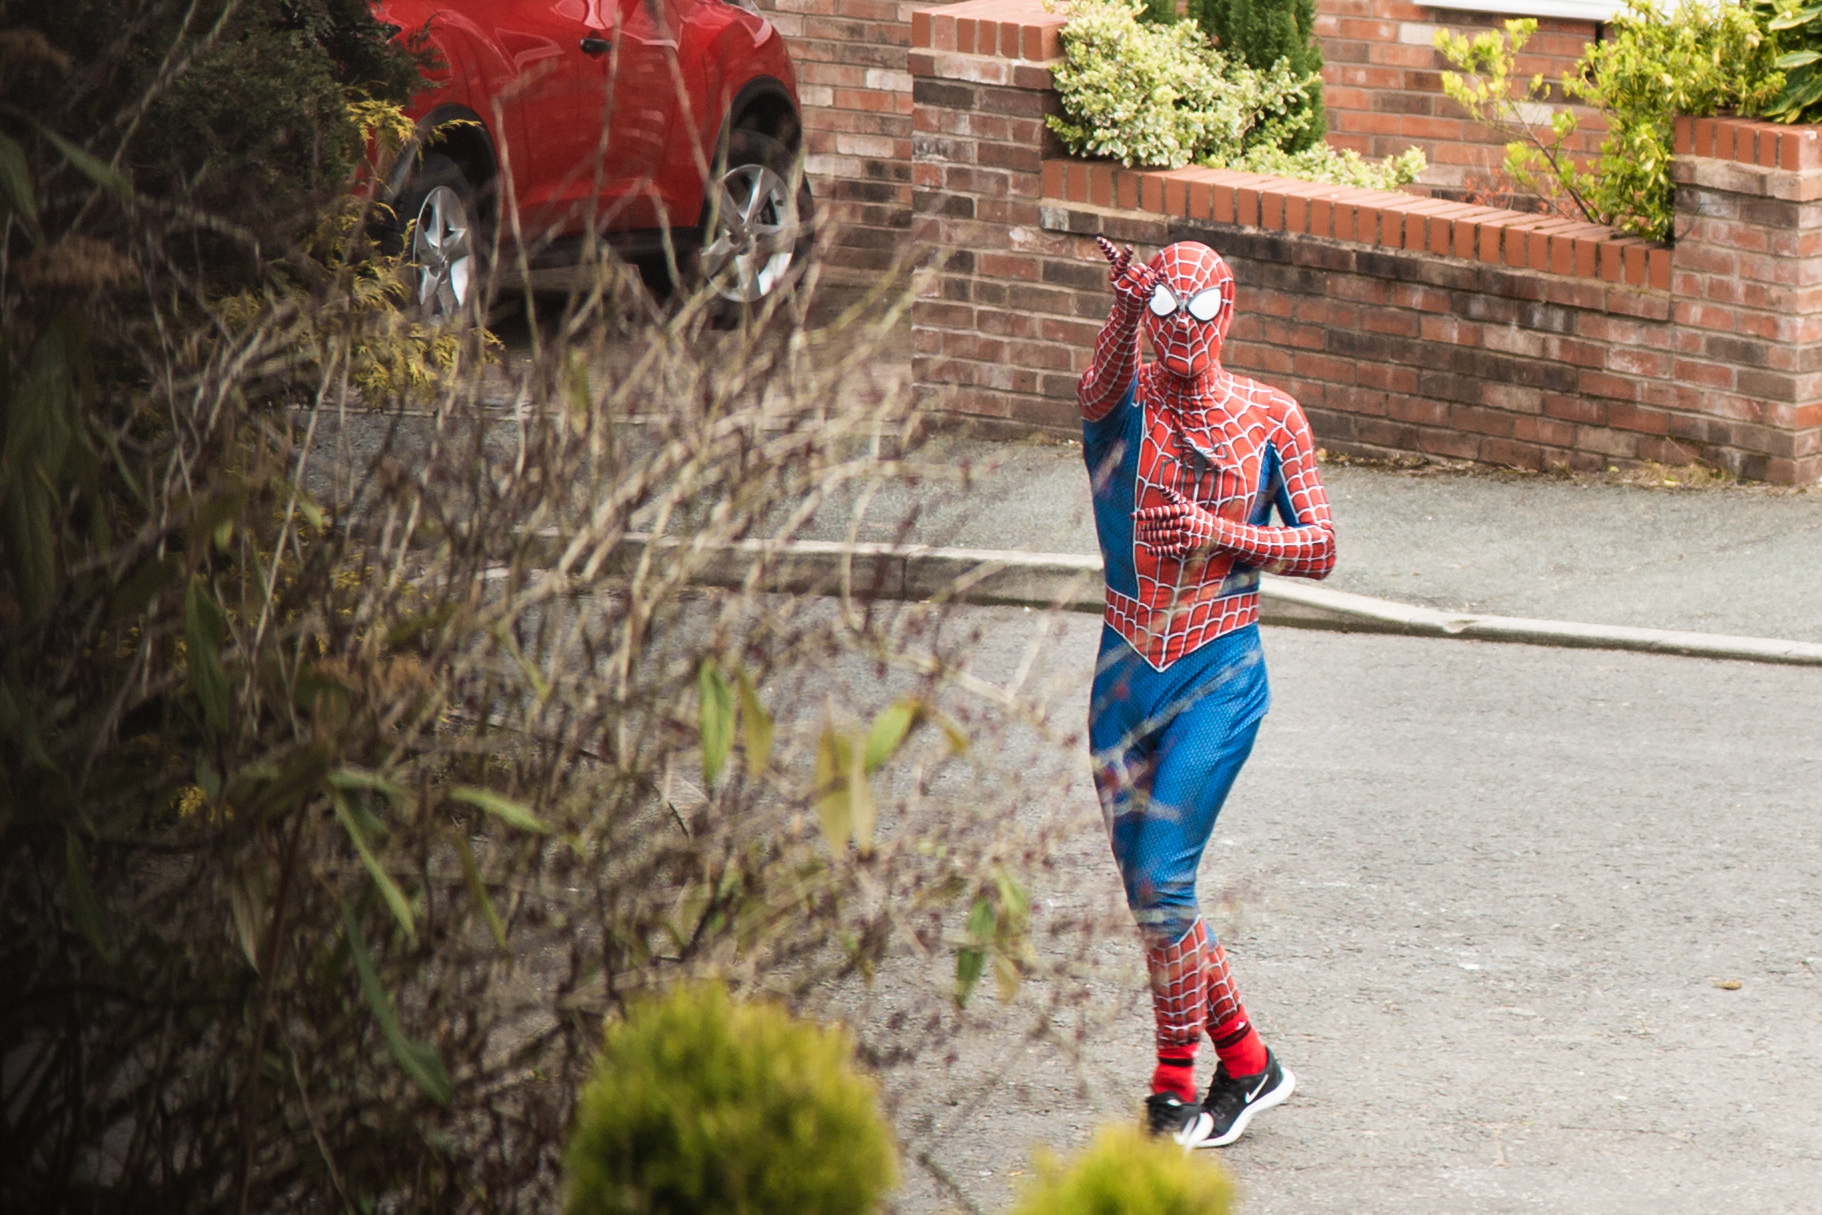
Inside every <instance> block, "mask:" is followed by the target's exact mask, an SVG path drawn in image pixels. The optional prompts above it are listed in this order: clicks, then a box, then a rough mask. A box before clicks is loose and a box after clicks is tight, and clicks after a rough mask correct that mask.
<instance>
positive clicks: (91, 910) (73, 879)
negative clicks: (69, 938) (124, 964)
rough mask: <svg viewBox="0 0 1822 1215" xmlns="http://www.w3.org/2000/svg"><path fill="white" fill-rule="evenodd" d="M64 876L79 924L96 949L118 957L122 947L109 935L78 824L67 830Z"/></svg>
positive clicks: (110, 957)
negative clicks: (90, 876) (109, 937)
mask: <svg viewBox="0 0 1822 1215" xmlns="http://www.w3.org/2000/svg"><path fill="white" fill-rule="evenodd" d="M63 868H64V878H65V881H66V882H67V883H68V886H69V893H70V915H71V916H73V917H74V918H75V920H76V927H77V928H78V929H80V930H81V931H82V935H83V936H85V937H87V938H88V942H89V944H90V945H93V946H94V947H95V952H96V953H98V954H100V955H101V956H102V957H103V958H104V959H105V960H107V961H109V962H115V961H118V960H119V958H120V951H119V950H118V949H116V948H115V947H114V944H113V942H112V941H110V940H109V939H108V932H107V924H106V922H105V921H104V920H103V919H102V917H101V904H100V903H99V902H98V901H96V898H95V887H94V886H93V885H91V884H90V882H89V854H88V852H87V851H86V850H85V849H84V848H83V846H82V838H81V837H80V836H78V835H77V834H76V829H75V828H74V827H65V828H64V830H63Z"/></svg>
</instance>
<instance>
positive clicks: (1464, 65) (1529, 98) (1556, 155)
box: [1436, 0, 1784, 240]
mask: <svg viewBox="0 0 1822 1215" xmlns="http://www.w3.org/2000/svg"><path fill="white" fill-rule="evenodd" d="M1609 30H1610V33H1609V35H1608V37H1607V39H1606V40H1604V41H1602V42H1599V43H1595V44H1592V45H1590V46H1589V47H1588V49H1587V51H1586V52H1585V53H1584V55H1583V56H1582V59H1581V61H1580V62H1579V63H1578V64H1577V66H1576V70H1575V71H1574V72H1570V73H1565V74H1564V76H1563V78H1562V81H1561V82H1560V87H1561V90H1562V93H1563V94H1564V95H1566V96H1568V97H1570V98H1573V99H1575V100H1578V101H1583V102H1585V103H1587V104H1588V105H1591V106H1593V107H1595V108H1596V109H1598V110H1599V111H1600V112H1601V113H1602V115H1603V116H1604V117H1605V118H1606V120H1607V127H1608V129H1607V135H1606V138H1605V139H1604V140H1603V141H1602V143H1601V150H1600V155H1599V158H1598V162H1597V163H1595V164H1592V165H1591V164H1588V163H1586V158H1583V159H1582V160H1578V159H1577V158H1576V157H1575V156H1574V155H1573V154H1572V152H1571V150H1570V148H1571V141H1572V140H1573V139H1574V137H1575V135H1576V132H1577V130H1578V125H1579V124H1578V119H1577V117H1576V115H1575V113H1574V112H1573V111H1572V110H1568V109H1556V108H1553V107H1552V106H1551V105H1550V102H1551V100H1552V98H1553V96H1554V94H1553V92H1552V89H1551V86H1550V85H1549V84H1548V83H1547V82H1546V81H1545V80H1544V78H1543V77H1542V76H1541V75H1538V76H1533V77H1531V78H1530V79H1529V80H1524V79H1523V78H1522V77H1520V76H1518V75H1517V72H1516V62H1517V57H1518V54H1519V52H1520V51H1521V50H1522V49H1523V48H1524V46H1525V44H1526V43H1527V42H1528V41H1529V40H1530V38H1531V36H1532V35H1533V34H1534V33H1536V31H1537V22H1536V21H1534V20H1531V19H1529V18H1527V19H1524V20H1513V21H1508V22H1506V23H1505V27H1504V29H1503V30H1488V31H1486V32H1484V33H1481V34H1477V35H1475V36H1474V37H1473V38H1468V37H1466V36H1463V35H1458V34H1451V33H1450V32H1449V31H1447V30H1439V31H1437V34H1436V47H1437V49H1438V50H1439V51H1441V52H1442V54H1443V56H1444V58H1446V59H1447V60H1448V61H1449V62H1450V63H1451V64H1453V65H1454V66H1455V67H1456V68H1458V69H1461V70H1462V71H1465V72H1467V73H1469V75H1468V76H1465V77H1464V76H1463V75H1461V74H1459V73H1458V72H1444V73H1443V76H1442V85H1443V91H1444V92H1446V93H1447V94H1448V95H1449V96H1450V97H1451V98H1453V99H1454V100H1455V101H1457V102H1459V103H1460V104H1461V105H1462V106H1463V107H1464V108H1466V109H1467V111H1468V113H1469V114H1470V115H1471V116H1472V117H1473V118H1474V119H1475V120H1476V121H1478V122H1480V123H1482V124H1483V125H1485V126H1487V127H1489V128H1490V129H1492V130H1495V131H1498V132H1500V133H1501V134H1504V135H1507V136H1509V137H1510V139H1511V142H1509V143H1508V144H1507V145H1506V161H1505V167H1506V172H1507V173H1508V174H1510V175H1511V177H1512V180H1513V181H1514V182H1515V183H1517V185H1518V186H1519V188H1520V189H1522V190H1525V191H1528V192H1530V193H1532V194H1535V195H1536V196H1537V197H1539V198H1540V199H1542V200H1543V202H1544V204H1545V206H1546V207H1547V208H1549V209H1551V210H1554V211H1556V212H1557V213H1559V214H1563V215H1569V216H1574V217H1577V218H1582V219H1586V220H1587V221H1589V222H1591V223H1599V224H1608V225H1611V226H1613V227H1615V228H1618V229H1619V230H1621V231H1623V232H1629V233H1633V234H1636V235H1639V236H1644V237H1647V238H1649V239H1652V240H1669V239H1670V238H1671V235H1672V221H1673V220H1674V218H1675V213H1674V212H1675V185H1674V183H1673V182H1672V181H1671V178H1670V161H1671V155H1672V149H1673V141H1674V135H1675V128H1674V122H1675V119H1676V116H1677V115H1679V114H1688V115H1693V116H1695V117H1705V116H1708V115H1712V114H1715V113H1717V112H1718V111H1720V110H1722V109H1727V108H1733V109H1737V110H1738V111H1740V112H1741V113H1745V114H1754V113H1758V112H1760V111H1761V110H1762V109H1763V108H1764V107H1765V106H1766V105H1767V104H1769V103H1770V102H1771V101H1772V99H1773V98H1775V97H1776V96H1777V95H1778V93H1779V92H1780V90H1781V89H1782V88H1783V86H1784V77H1783V74H1782V73H1781V72H1780V71H1779V70H1778V69H1777V68H1776V67H1775V66H1774V60H1775V58H1776V43H1775V41H1774V40H1772V39H1771V38H1768V37H1767V36H1766V33H1765V31H1764V30H1763V29H1762V28H1761V27H1760V24H1759V20H1758V18H1756V17H1755V15H1754V13H1753V11H1752V10H1751V9H1749V8H1748V7H1746V6H1745V5H1743V4H1741V3H1737V2H1728V3H1723V4H1721V5H1720V6H1718V7H1716V6H1714V5H1711V4H1707V3H1703V2H1702V0H1684V2H1683V3H1682V4H1681V5H1680V6H1679V7H1678V8H1676V9H1675V10H1674V11H1671V12H1666V11H1664V10H1662V9H1660V8H1658V7H1657V6H1656V4H1655V3H1654V2H1653V0H1628V3H1627V10H1626V12H1625V13H1624V14H1622V15H1621V16H1618V17H1616V18H1615V19H1614V21H1613V23H1612V24H1611V25H1610V26H1609Z"/></svg>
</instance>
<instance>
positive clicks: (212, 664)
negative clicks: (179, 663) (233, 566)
mask: <svg viewBox="0 0 1822 1215" xmlns="http://www.w3.org/2000/svg"><path fill="white" fill-rule="evenodd" d="M183 631H184V640H185V641H186V642H187V643H188V646H189V659H190V689H191V690H192V691H193V692H195V693H196V699H197V700H198V701H200V702H201V703H202V711H203V716H204V717H205V718H206V719H207V720H208V723H209V724H210V725H211V726H213V727H214V728H215V729H216V730H218V731H222V730H226V729H227V728H228V677H227V676H226V675H224V674H223V673H222V669H221V643H222V640H223V639H224V638H225V637H226V636H227V631H228V627H227V622H226V620H224V619H223V617H222V612H221V608H220V607H219V606H217V604H216V602H215V597H214V596H213V595H212V594H210V593H209V584H208V583H207V582H205V581H204V580H203V578H202V575H200V574H198V575H197V576H196V577H194V578H191V579H190V589H189V591H188V592H187V593H186V594H185V595H184V602H183Z"/></svg>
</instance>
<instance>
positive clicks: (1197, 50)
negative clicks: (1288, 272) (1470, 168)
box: [1047, 0, 1423, 188]
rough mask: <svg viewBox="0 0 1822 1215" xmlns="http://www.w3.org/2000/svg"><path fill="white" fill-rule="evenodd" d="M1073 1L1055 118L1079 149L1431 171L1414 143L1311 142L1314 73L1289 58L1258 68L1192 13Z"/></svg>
mask: <svg viewBox="0 0 1822 1215" xmlns="http://www.w3.org/2000/svg"><path fill="white" fill-rule="evenodd" d="M1065 11H1067V12H1068V14H1069V22H1068V24H1066V25H1065V26H1064V27H1063V63H1062V65H1061V66H1059V67H1058V68H1057V69H1056V71H1055V79H1056V87H1057V92H1058V94H1059V97H1060V99H1061V101H1062V107H1063V114H1062V116H1061V117H1058V116H1056V115H1052V116H1050V117H1049V118H1048V120H1047V121H1048V122H1049V124H1050V128H1051V129H1052V130H1053V131H1055V132H1056V133H1057V134H1058V135H1059V136H1060V137H1061V138H1062V141H1063V144H1064V146H1065V147H1067V148H1068V149H1069V150H1070V151H1071V152H1073V153H1075V154H1076V155H1078V156H1107V157H1111V158H1113V159H1115V160H1118V161H1120V162H1121V163H1122V164H1125V165H1137V164H1142V165H1158V166H1162V167H1164V168H1172V169H1175V168H1181V167H1183V166H1184V165H1187V164H1189V163H1191V162H1192V161H1193V162H1195V163H1197V164H1202V165H1207V166H1209V167H1213V168H1237V169H1248V170H1251V171H1256V172H1267V173H1284V174H1285V175H1287V176H1297V177H1304V178H1309V179H1311V180H1316V181H1336V182H1345V183H1347V184H1350V185H1369V186H1376V187H1380V188H1385V187H1387V186H1389V185H1394V184H1399V183H1401V182H1404V181H1409V180H1411V179H1412V178H1413V177H1414V176H1415V175H1416V173H1419V172H1422V169H1423V165H1422V163H1421V156H1420V155H1417V156H1415V157H1414V156H1413V154H1412V153H1406V154H1405V155H1404V156H1403V157H1398V158H1393V159H1391V160H1388V161H1387V162H1386V163H1385V164H1383V165H1369V164H1366V163H1365V162H1362V161H1361V160H1360V159H1359V157H1357V156H1349V155H1341V154H1337V153H1331V152H1330V151H1329V149H1328V147H1327V145H1326V144H1323V143H1321V142H1320V141H1317V142H1316V143H1314V144H1313V145H1307V146H1306V142H1305V141H1304V135H1305V134H1306V133H1307V131H1308V130H1309V125H1308V120H1309V111H1308V109H1307V108H1300V107H1301V102H1299V101H1298V98H1299V97H1301V96H1302V95H1303V91H1304V90H1305V89H1307V88H1309V87H1310V86H1311V80H1310V78H1308V77H1306V76H1300V75H1298V74H1297V73H1296V72H1295V71H1294V70H1293V69H1292V67H1291V65H1290V62H1289V60H1287V59H1280V60H1278V61H1276V62H1275V63H1273V64H1272V66H1271V67H1270V68H1269V69H1266V70H1260V69H1257V68H1254V67H1250V66H1248V65H1247V64H1246V63H1244V62H1242V61H1241V60H1240V59H1238V58H1237V57H1235V56H1232V55H1228V54H1225V53H1223V52H1222V51H1221V50H1220V49H1219V48H1217V47H1215V46H1214V45H1213V44H1211V43H1210V42H1209V41H1208V38H1207V37H1206V36H1205V35H1204V34H1203V33H1202V31H1201V29H1200V27H1199V26H1197V25H1195V24H1194V23H1192V22H1187V21H1184V22H1175V23H1170V24H1158V23H1154V22H1147V21H1142V20H1140V15H1141V13H1142V11H1143V10H1142V9H1141V8H1140V6H1139V5H1137V4H1136V3H1129V2H1128V0H1074V2H1072V3H1069V4H1068V5H1067V7H1066V10H1065ZM1316 87H1317V88H1320V84H1319V82H1318V83H1317V84H1316ZM1299 148H1301V149H1302V150H1301V151H1295V150H1294V149H1299Z"/></svg>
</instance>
